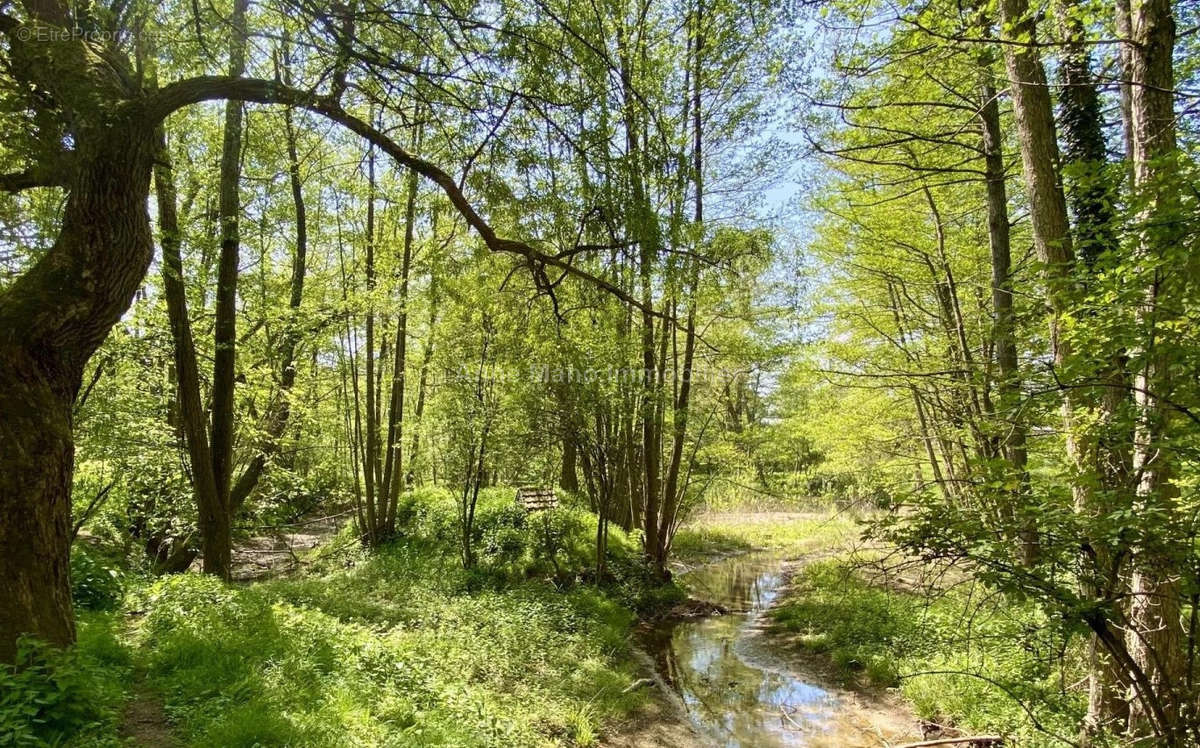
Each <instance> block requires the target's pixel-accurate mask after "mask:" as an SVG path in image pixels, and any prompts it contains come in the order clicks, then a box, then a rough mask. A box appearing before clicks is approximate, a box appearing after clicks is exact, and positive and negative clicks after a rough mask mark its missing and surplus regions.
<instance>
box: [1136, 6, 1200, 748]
mask: <svg viewBox="0 0 1200 748" xmlns="http://www.w3.org/2000/svg"><path fill="white" fill-rule="evenodd" d="M1132 11H1133V14H1132V17H1131V21H1132V23H1131V27H1132V32H1133V39H1132V45H1130V46H1131V54H1130V65H1129V67H1130V83H1131V86H1132V102H1131V114H1132V123H1133V127H1134V131H1133V175H1134V186H1135V189H1136V191H1137V193H1138V197H1139V199H1140V201H1141V204H1142V205H1144V207H1143V209H1142V211H1141V212H1140V214H1139V216H1138V218H1139V221H1140V223H1141V237H1140V241H1139V246H1138V253H1137V259H1138V264H1139V267H1140V269H1141V271H1142V272H1143V273H1144V275H1145V277H1146V286H1145V289H1144V292H1143V301H1142V304H1141V306H1140V307H1139V309H1138V315H1137V316H1138V323H1139V328H1140V330H1141V332H1142V334H1143V335H1144V336H1145V337H1144V338H1143V341H1144V342H1143V344H1142V350H1141V351H1140V354H1141V355H1140V358H1141V361H1142V365H1141V368H1140V369H1139V370H1138V372H1137V376H1136V381H1135V400H1136V403H1137V409H1138V419H1137V434H1136V438H1135V439H1134V455H1133V467H1134V471H1135V474H1137V475H1140V476H1141V479H1140V482H1139V483H1138V486H1137V499H1138V502H1137V503H1138V506H1139V507H1140V508H1141V509H1142V510H1143V511H1146V510H1149V511H1151V512H1154V513H1155V514H1156V515H1160V516H1168V517H1169V516H1171V515H1172V513H1173V512H1174V511H1175V507H1176V498H1177V496H1178V488H1177V487H1176V486H1175V484H1174V479H1175V472H1176V461H1177V457H1176V455H1175V453H1174V451H1173V448H1172V446H1171V445H1170V439H1171V437H1172V435H1173V430H1174V424H1173V422H1174V420H1175V418H1176V414H1175V412H1174V410H1172V409H1171V408H1170V407H1168V406H1167V403H1168V402H1170V401H1171V398H1172V393H1173V391H1174V384H1173V381H1172V377H1171V374H1170V373H1169V368H1170V364H1171V353H1170V344H1169V341H1168V340H1167V336H1168V335H1169V333H1164V332H1163V329H1165V328H1167V327H1169V326H1170V325H1172V324H1186V322H1184V321H1183V318H1182V315H1183V314H1184V312H1183V311H1182V307H1183V304H1182V302H1181V299H1182V295H1181V293H1180V292H1181V290H1183V288H1182V284H1184V283H1186V282H1187V280H1186V279H1187V277H1188V270H1189V268H1187V267H1186V261H1185V260H1184V258H1182V257H1181V256H1180V249H1179V247H1178V239H1179V229H1178V228H1177V224H1176V223H1175V221H1176V220H1177V217H1178V212H1179V210H1180V204H1179V196H1178V192H1177V190H1178V186H1177V185H1176V184H1175V176H1176V174H1175V171H1176V158H1177V153H1176V150H1177V149H1176V141H1175V107H1174V100H1173V92H1174V89H1175V80H1174V71H1173V67H1172V55H1173V53H1174V48H1175V20H1174V17H1173V15H1172V9H1171V3H1170V0H1143V1H1142V2H1138V3H1134V4H1133V6H1132ZM1130 587H1131V589H1130V593H1131V598H1130V599H1131V604H1130V620H1131V626H1130V629H1131V630H1130V631H1129V634H1128V635H1127V644H1128V646H1129V650H1130V653H1131V654H1132V655H1133V658H1134V660H1135V661H1136V662H1137V663H1138V665H1139V666H1140V667H1141V669H1142V670H1143V671H1145V672H1146V673H1147V675H1148V676H1149V678H1150V681H1151V683H1152V685H1153V687H1154V689H1155V691H1156V695H1157V696H1158V697H1159V699H1160V701H1161V703H1162V705H1163V711H1164V715H1163V716H1164V718H1165V719H1166V720H1167V724H1163V725H1159V726H1158V729H1159V731H1160V732H1162V737H1164V738H1165V739H1166V741H1167V742H1169V743H1170V744H1182V743H1183V740H1184V737H1183V735H1182V734H1181V733H1177V732H1176V731H1177V730H1178V729H1179V716H1180V714H1179V712H1180V707H1181V706H1182V705H1181V703H1180V702H1181V698H1182V695H1183V694H1184V691H1185V689H1184V678H1183V674H1184V671H1185V661H1184V657H1183V648H1182V645H1181V636H1182V631H1181V626H1180V612H1181V608H1182V605H1181V600H1180V578H1179V570H1177V569H1175V568H1173V566H1172V562H1171V561H1170V560H1169V558H1168V557H1166V555H1163V554H1162V551H1161V550H1151V549H1147V548H1138V549H1135V552H1134V560H1133V576H1132V579H1131V583H1130ZM1131 706H1132V708H1131V714H1130V731H1131V732H1132V733H1134V734H1135V735H1136V734H1141V733H1144V732H1146V728H1147V724H1146V723H1148V722H1149V719H1150V715H1148V714H1146V713H1145V711H1144V710H1143V708H1142V706H1141V704H1140V703H1139V702H1136V701H1135V702H1134V703H1133V704H1132V705H1131Z"/></svg>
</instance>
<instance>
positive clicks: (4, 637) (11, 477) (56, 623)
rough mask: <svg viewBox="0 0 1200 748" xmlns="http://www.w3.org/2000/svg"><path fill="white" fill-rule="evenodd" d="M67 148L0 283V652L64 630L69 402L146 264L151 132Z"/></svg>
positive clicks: (60, 640) (65, 637) (5, 658)
mask: <svg viewBox="0 0 1200 748" xmlns="http://www.w3.org/2000/svg"><path fill="white" fill-rule="evenodd" d="M75 153H76V157H77V158H78V165H77V168H76V171H75V174H74V176H73V179H72V181H71V183H70V184H69V185H68V192H69V197H68V199H67V204H66V209H65V211H64V214H63V220H62V226H61V229H60V231H59V235H58V238H57V240H56V241H55V242H54V245H53V247H51V249H50V250H49V251H48V252H47V253H46V254H45V255H43V256H42V258H41V259H40V260H39V261H38V262H37V264H35V265H34V266H33V267H32V268H30V269H29V270H28V271H27V272H26V273H24V274H23V275H22V276H20V277H19V278H18V279H17V280H16V281H14V283H13V284H12V285H11V286H10V287H9V288H8V289H7V290H5V291H4V293H3V295H0V393H2V396H0V600H3V603H2V604H0V662H11V661H12V660H13V658H14V657H15V654H16V642H17V638H18V637H19V636H20V635H22V634H33V635H35V636H37V637H39V638H41V639H44V640H47V641H50V642H53V643H57V644H66V643H69V642H71V641H72V640H73V639H74V637H75V628H74V623H73V618H72V612H71V587H70V579H69V570H68V569H69V567H68V557H69V554H70V547H71V545H70V517H71V507H70V501H71V498H70V497H71V478H72V470H73V466H74V452H75V446H74V441H73V439H72V435H71V426H72V421H71V409H72V404H73V403H74V400H75V396H76V394H77V393H78V391H79V388H80V385H81V382H82V378H83V369H84V365H85V364H86V363H87V360H88V358H89V357H90V356H91V355H92V354H93V353H94V352H95V351H96V349H97V348H98V347H99V346H100V344H101V342H102V341H103V340H104V338H105V336H107V335H108V331H109V329H111V328H112V326H113V325H114V324H116V322H117V321H118V320H119V319H120V318H121V315H122V314H124V313H125V310H127V309H128V308H129V304H130V302H131V301H132V300H133V294H134V292H135V291H136V290H137V288H138V285H139V284H140V283H141V281H142V278H143V277H144V275H145V273H146V270H147V268H148V267H149V264H150V257H151V246H152V245H151V240H150V221H149V217H148V216H147V214H146V200H147V197H148V195H149V183H150V168H151V164H152V162H153V153H154V140H153V133H152V132H151V131H148V130H147V129H146V128H145V127H142V126H140V124H139V123H132V122H124V121H117V122H113V123H111V124H110V126H108V127H105V128H103V129H102V130H99V131H98V132H86V133H79V134H78V135H77V136H76V148H75ZM95 268H104V272H94V269H95Z"/></svg>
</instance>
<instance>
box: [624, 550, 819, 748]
mask: <svg viewBox="0 0 1200 748" xmlns="http://www.w3.org/2000/svg"><path fill="white" fill-rule="evenodd" d="M780 565H781V564H780V561H779V559H777V558H772V557H762V556H758V557H740V558H736V559H729V560H726V561H722V562H720V563H717V564H712V565H710V566H706V567H703V568H701V569H697V570H695V571H693V572H691V573H689V574H687V575H685V576H684V577H683V579H682V581H683V583H684V584H685V585H686V586H687V587H688V588H689V590H690V591H691V593H692V594H693V595H694V596H695V597H698V598H701V599H704V600H708V601H711V602H715V603H719V604H721V605H723V606H725V607H726V608H728V609H729V610H730V611H731V612H730V614H728V615H724V616H716V617H713V618H705V619H701V620H697V621H683V622H678V623H668V624H663V625H662V626H659V627H658V628H656V629H654V630H652V631H650V632H648V633H647V634H646V640H645V642H644V644H645V646H646V648H647V649H648V650H649V651H650V652H651V653H652V654H653V656H654V659H655V664H656V667H657V669H658V673H659V676H660V677H661V678H662V679H663V680H664V681H665V682H666V683H667V684H668V685H669V686H670V687H671V688H672V689H674V691H675V692H676V693H677V694H678V695H679V697H680V698H681V699H682V700H683V703H684V705H685V706H686V708H687V711H688V716H689V717H690V719H691V720H692V722H693V723H694V724H695V725H696V727H697V728H698V729H699V730H700V731H701V732H702V733H703V734H705V735H707V736H708V737H710V738H712V739H713V740H715V741H716V742H717V743H718V744H719V745H724V746H733V747H741V746H746V747H750V746H754V747H756V748H757V747H758V746H764V747H765V746H797V745H805V744H807V743H808V742H810V740H811V739H812V738H813V737H815V736H817V735H821V734H824V733H826V732H827V731H828V730H829V728H830V726H831V719H832V717H833V710H834V707H835V705H836V703H837V699H836V698H835V696H834V695H833V694H831V693H829V692H827V691H825V690H823V689H821V688H819V687H818V686H815V685H813V684H811V683H806V682H804V681H803V680H801V679H800V678H798V677H796V676H795V675H793V674H791V673H790V672H789V671H788V669H787V666H786V664H785V663H784V662H783V661H782V660H780V659H779V657H778V656H777V655H775V654H774V653H773V652H772V651H771V650H770V648H769V647H767V646H764V644H763V642H762V637H761V635H759V634H758V632H759V628H758V625H757V624H759V623H760V621H759V618H760V616H762V614H763V612H764V611H765V610H766V609H767V608H768V607H769V606H770V605H771V602H772V601H773V600H774V599H775V598H776V596H777V595H778V594H779V591H780V588H781V587H782V585H783V577H782V575H781V574H780Z"/></svg>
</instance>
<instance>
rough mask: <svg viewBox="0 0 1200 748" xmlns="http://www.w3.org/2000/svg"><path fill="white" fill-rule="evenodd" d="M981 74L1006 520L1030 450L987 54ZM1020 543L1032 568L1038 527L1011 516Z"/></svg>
mask: <svg viewBox="0 0 1200 748" xmlns="http://www.w3.org/2000/svg"><path fill="white" fill-rule="evenodd" d="M980 68H981V73H982V75H983V76H984V81H983V84H982V85H981V87H980V93H981V97H980V98H981V99H982V101H981V104H980V108H979V119H980V123H981V124H982V125H983V160H984V179H985V181H986V183H987V184H986V188H987V189H986V195H987V219H988V245H989V247H990V249H991V264H992V313H993V314H994V315H995V320H994V322H993V325H992V341H993V344H994V345H995V351H996V353H995V355H996V365H997V368H998V369H999V383H998V387H997V390H998V393H999V413H998V415H999V416H1000V420H999V422H998V426H999V428H1000V429H1002V431H1001V434H1000V452H1001V454H1002V455H1003V457H1004V460H1005V462H1006V463H1007V464H1008V466H1009V469H1011V470H1012V471H1013V472H1014V473H1015V474H1016V475H1017V487H1016V488H1015V489H1013V491H1012V497H1011V500H1012V506H1013V507H1014V509H1009V511H1008V514H1009V515H1010V516H1012V515H1015V514H1016V513H1018V512H1019V511H1020V508H1021V507H1024V506H1025V501H1024V499H1025V497H1027V496H1028V493H1029V472H1028V470H1027V469H1026V465H1027V463H1028V450H1027V449H1026V446H1025V433H1026V424H1025V419H1024V418H1023V417H1022V416H1021V374H1020V371H1019V370H1018V363H1017V342H1016V319H1015V316H1014V314H1013V282H1012V242H1011V239H1010V232H1009V221H1008V187H1007V185H1006V184H1005V176H1004V146H1003V143H1004V140H1003V136H1002V134H1001V131H1000V104H999V102H998V101H997V97H996V90H995V89H994V88H993V86H992V58H991V55H987V56H986V57H985V58H984V59H983V60H982V61H981V63H980ZM1012 518H1013V520H1014V521H1015V523H1016V524H1017V527H1014V528H1013V529H1015V530H1017V532H1018V535H1019V537H1020V540H1021V559H1022V561H1023V563H1025V564H1026V565H1032V564H1033V563H1034V562H1035V561H1036V560H1037V556H1038V545H1039V543H1038V536H1037V526H1036V524H1035V523H1034V522H1033V521H1031V520H1025V519H1023V518H1020V517H1015V516H1013V517H1012Z"/></svg>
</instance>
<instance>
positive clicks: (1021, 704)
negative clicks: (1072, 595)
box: [772, 558, 1085, 745]
mask: <svg viewBox="0 0 1200 748" xmlns="http://www.w3.org/2000/svg"><path fill="white" fill-rule="evenodd" d="M772 619H773V624H772V625H773V627H774V628H775V629H777V630H779V631H784V632H787V633H788V634H790V638H791V639H792V640H793V641H794V642H795V643H796V644H797V645H798V646H800V647H802V648H804V649H807V650H808V651H811V652H815V653H821V654H824V655H827V656H828V657H829V659H830V660H831V661H832V663H833V665H834V667H835V668H836V669H837V671H838V672H839V673H840V675H841V676H842V677H843V678H844V679H845V680H846V681H848V682H854V683H856V684H859V685H862V684H863V683H864V682H865V683H866V684H869V685H873V686H877V687H889V688H891V687H894V688H898V689H899V690H900V692H901V693H902V694H903V695H904V696H905V697H906V698H907V699H908V700H909V701H910V702H911V703H912V705H913V707H914V710H915V711H916V713H917V715H918V716H919V717H921V718H923V719H926V720H929V721H931V722H935V723H937V724H940V725H947V726H957V727H959V728H961V729H966V730H968V731H969V732H978V733H1000V734H1005V735H1010V736H1017V737H1019V738H1020V743H1019V744H1020V745H1059V744H1061V742H1060V741H1058V740H1057V739H1055V738H1054V737H1052V735H1054V734H1057V735H1061V736H1064V737H1072V736H1073V732H1074V725H1076V724H1078V720H1079V719H1080V718H1081V716H1082V710H1083V707H1084V698H1085V697H1084V694H1083V693H1082V692H1081V691H1080V690H1079V689H1078V688H1075V687H1074V685H1075V684H1077V683H1078V682H1080V679H1082V677H1083V670H1082V668H1081V667H1080V663H1081V658H1080V657H1079V654H1080V653H1079V652H1078V651H1077V643H1076V644H1072V643H1071V642H1072V640H1071V639H1070V637H1064V636H1063V632H1062V631H1061V630H1059V629H1058V628H1057V627H1056V626H1055V623H1054V622H1052V621H1047V620H1045V618H1044V616H1042V615H1040V614H1039V613H1038V612H1037V611H1036V610H1035V609H1034V608H1033V607H1032V606H1030V605H1028V604H1025V603H1022V602H1020V601H1014V600H1011V599H1007V598H1004V597H1003V596H999V595H996V594H994V593H992V592H991V591H989V590H987V589H986V588H985V587H984V586H983V585H980V584H970V583H968V584H964V585H961V586H958V587H955V588H953V589H950V590H948V591H941V592H937V593H934V594H930V595H926V594H917V593H914V592H911V591H906V590H903V589H893V588H889V587H885V586H882V585H879V584H873V583H871V582H868V581H867V580H866V579H864V578H863V577H862V575H861V574H860V573H859V571H858V570H857V569H856V567H855V565H854V564H853V563H852V562H851V561H849V560H848V559H847V558H837V559H830V560H825V561H816V562H813V563H810V564H807V565H805V566H803V567H801V568H800V569H799V570H798V571H797V572H796V574H795V575H794V577H793V579H792V583H791V586H790V587H789V589H788V590H787V592H786V594H785V597H784V600H783V601H782V602H781V603H780V604H779V605H778V606H776V608H775V609H774V610H773V611H772Z"/></svg>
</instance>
